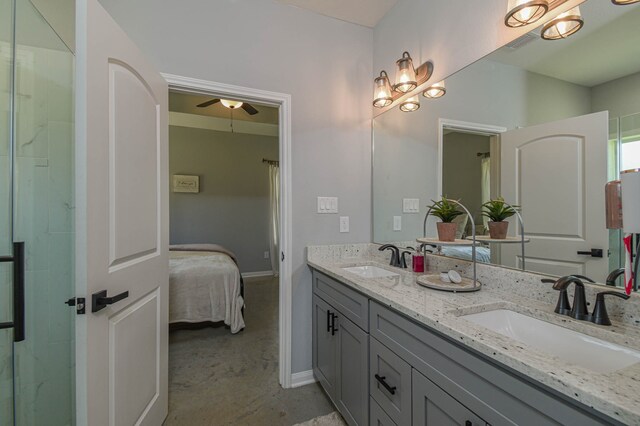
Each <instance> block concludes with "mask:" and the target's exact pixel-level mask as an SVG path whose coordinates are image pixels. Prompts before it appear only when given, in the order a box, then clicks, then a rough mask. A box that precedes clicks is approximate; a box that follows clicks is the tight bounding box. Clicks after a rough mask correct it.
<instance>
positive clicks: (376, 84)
mask: <svg viewBox="0 0 640 426" xmlns="http://www.w3.org/2000/svg"><path fill="white" fill-rule="evenodd" d="M392 102H393V97H392V96H391V83H389V76H388V75H387V72H386V71H380V76H379V77H376V79H375V80H374V81H373V106H374V107H376V108H384V107H386V106H389V105H391V103H392Z"/></svg>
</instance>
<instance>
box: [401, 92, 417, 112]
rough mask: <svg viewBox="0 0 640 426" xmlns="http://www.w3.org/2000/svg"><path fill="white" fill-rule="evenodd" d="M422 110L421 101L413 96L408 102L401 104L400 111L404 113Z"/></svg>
mask: <svg viewBox="0 0 640 426" xmlns="http://www.w3.org/2000/svg"><path fill="white" fill-rule="evenodd" d="M419 108H420V99H419V98H418V95H415V96H411V97H410V98H409V99H407V100H406V101H404V102H402V103H401V104H400V111H402V112H413V111H417V110H418V109H419Z"/></svg>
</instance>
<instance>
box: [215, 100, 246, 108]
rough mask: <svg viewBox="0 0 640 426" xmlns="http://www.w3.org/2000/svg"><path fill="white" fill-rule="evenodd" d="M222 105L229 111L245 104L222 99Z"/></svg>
mask: <svg viewBox="0 0 640 426" xmlns="http://www.w3.org/2000/svg"><path fill="white" fill-rule="evenodd" d="M220 103H221V104H222V105H224V106H226V107H227V108H229V109H238V108H240V107H241V106H242V104H243V103H244V102H240V101H230V100H229V99H220Z"/></svg>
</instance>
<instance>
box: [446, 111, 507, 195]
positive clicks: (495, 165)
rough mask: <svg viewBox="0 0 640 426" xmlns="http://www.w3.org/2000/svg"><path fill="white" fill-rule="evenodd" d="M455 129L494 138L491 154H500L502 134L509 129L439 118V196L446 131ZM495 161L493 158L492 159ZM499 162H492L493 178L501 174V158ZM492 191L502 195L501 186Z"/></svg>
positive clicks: (497, 158)
mask: <svg viewBox="0 0 640 426" xmlns="http://www.w3.org/2000/svg"><path fill="white" fill-rule="evenodd" d="M445 128H446V129H453V130H459V131H461V132H464V133H476V134H481V135H486V136H490V137H491V136H493V137H492V138H491V152H492V153H493V152H496V153H498V154H500V133H503V132H506V131H507V128H506V127H502V126H494V125H491V124H481V123H472V122H469V121H460V120H450V119H448V118H438V165H437V170H436V176H437V185H438V196H440V195H441V194H442V172H443V167H442V160H443V157H444V155H443V145H444V130H445ZM492 159H493V157H492ZM496 160H497V161H492V162H491V176H492V177H493V176H499V172H500V156H499V155H498V157H496ZM491 186H492V189H493V190H494V191H495V192H496V195H498V194H499V193H500V185H499V181H498V185H497V186H495V187H494V185H493V184H492V185H491Z"/></svg>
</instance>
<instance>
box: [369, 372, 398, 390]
mask: <svg viewBox="0 0 640 426" xmlns="http://www.w3.org/2000/svg"><path fill="white" fill-rule="evenodd" d="M373 377H375V378H376V380H377V381H378V382H379V383H380V384H381V385H382V386H384V388H385V389H386V390H388V391H389V393H390V394H391V395H395V394H396V387H395V386H389V383H387V382H386V381H385V379H386V377H385V376H382V377H380V376H378V374H376V375H374V376H373Z"/></svg>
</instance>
